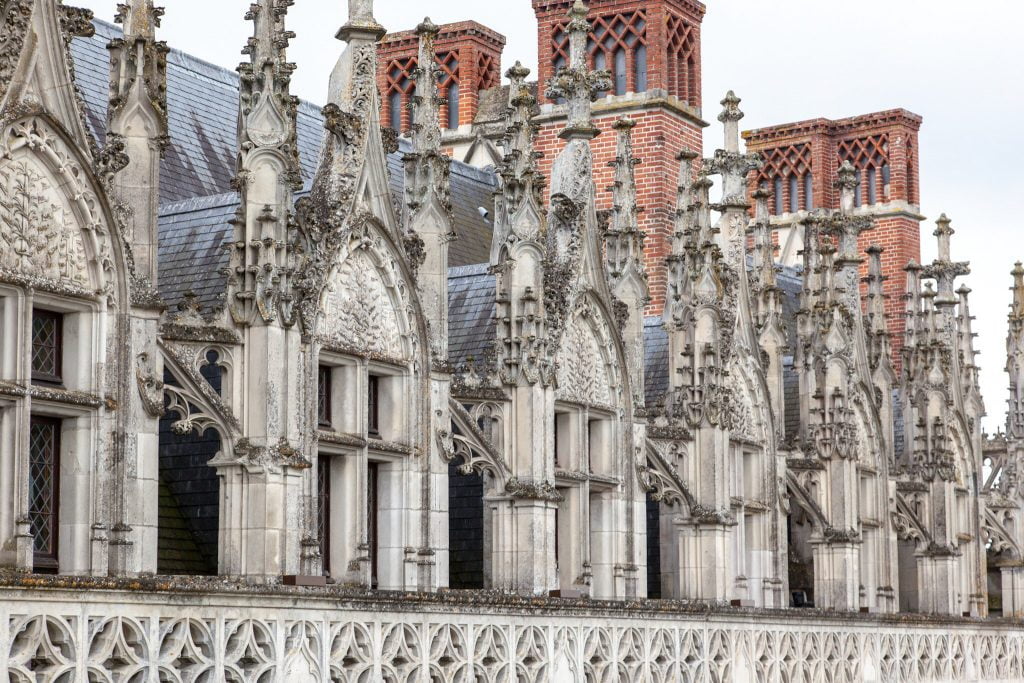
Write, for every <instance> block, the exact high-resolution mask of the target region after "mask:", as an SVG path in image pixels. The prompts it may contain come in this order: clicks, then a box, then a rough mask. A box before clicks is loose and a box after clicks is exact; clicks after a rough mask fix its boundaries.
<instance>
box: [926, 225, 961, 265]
mask: <svg viewBox="0 0 1024 683" xmlns="http://www.w3.org/2000/svg"><path fill="white" fill-rule="evenodd" d="M952 223H953V221H951V220H950V219H949V216H947V215H946V214H942V215H941V216H939V218H938V220H936V221H935V226H936V227H935V232H933V233H932V234H933V235H935V237H937V238H938V242H939V260H940V261H950V260H952V259H951V251H950V238H951V237H952V236H953V233H955V232H956V231H955V230H953V227H952Z"/></svg>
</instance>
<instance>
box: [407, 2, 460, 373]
mask: <svg viewBox="0 0 1024 683" xmlns="http://www.w3.org/2000/svg"><path fill="white" fill-rule="evenodd" d="M437 32H438V28H437V26H435V25H434V23H433V22H431V21H430V18H429V17H428V18H426V19H424V20H423V22H422V23H421V24H420V25H419V26H417V27H416V34H417V35H418V36H419V56H418V58H417V66H416V69H415V70H414V71H413V78H414V79H415V80H416V91H415V94H414V95H413V98H412V151H411V152H409V153H408V154H405V155H404V156H403V157H402V161H403V162H404V164H405V225H404V234H403V240H404V241H405V245H406V252H407V253H408V254H409V255H410V256H411V257H413V261H414V262H413V264H412V265H413V268H414V269H415V270H416V272H417V285H418V288H419V291H420V297H421V299H422V301H423V308H424V315H426V316H427V320H429V321H431V327H430V345H431V350H432V351H433V353H434V357H435V359H437V360H438V361H439V362H445V361H447V358H448V244H449V243H450V242H451V241H452V240H454V239H455V238H456V235H455V229H454V227H453V220H452V200H451V185H450V181H449V174H450V172H451V159H449V158H448V157H447V156H445V155H444V154H442V153H441V123H440V120H439V118H438V109H439V107H440V106H441V104H442V102H443V101H444V100H442V99H441V98H440V97H438V94H437V81H438V74H439V71H440V70H439V68H438V66H437V62H436V60H435V58H434V39H435V38H436V37H437ZM418 258H422V263H416V262H415V261H416V259H418Z"/></svg>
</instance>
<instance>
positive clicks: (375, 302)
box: [322, 249, 407, 358]
mask: <svg viewBox="0 0 1024 683" xmlns="http://www.w3.org/2000/svg"><path fill="white" fill-rule="evenodd" d="M398 303H399V302H398V301H396V300H395V294H394V286H393V285H388V284H386V283H385V282H384V280H383V278H382V276H381V273H380V271H379V270H378V267H377V265H376V263H374V261H373V259H372V258H371V257H370V255H369V252H367V250H365V249H356V250H355V251H353V252H352V253H351V254H350V255H349V256H348V258H346V259H345V260H344V261H343V262H342V263H341V265H340V266H339V267H338V271H337V274H336V275H335V276H334V278H333V279H332V283H331V287H330V289H329V290H328V293H327V298H326V303H325V306H324V326H323V330H322V336H323V337H324V338H325V339H327V340H330V342H331V343H333V344H336V345H338V346H343V347H345V348H350V349H359V350H365V351H367V352H370V353H373V354H379V355H382V356H387V357H389V358H405V357H406V356H407V353H406V351H405V349H404V344H403V331H402V329H401V323H400V321H399V316H398V313H397V310H396V307H397V305H398Z"/></svg>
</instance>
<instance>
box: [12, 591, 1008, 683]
mask: <svg viewBox="0 0 1024 683" xmlns="http://www.w3.org/2000/svg"><path fill="white" fill-rule="evenodd" d="M42 581H46V580H45V579H44V580H42ZM71 581H72V580H67V579H54V580H53V582H52V584H51V587H41V586H40V585H39V582H40V579H38V577H36V578H35V579H33V587H31V588H27V587H26V584H20V583H19V581H18V580H17V579H10V580H8V581H7V582H6V584H5V585H4V586H3V587H0V646H2V647H0V671H9V672H10V675H11V680H12V681H34V680H61V681H83V682H84V681H87V680H89V681H91V680H108V678H107V677H109V676H112V677H113V678H112V680H174V681H177V680H188V681H195V680H200V681H225V680H228V681H289V682H290V681H303V682H305V681H356V680H359V681H364V680H370V681H427V680H431V681H445V682H448V681H463V680H474V677H475V680H477V681H487V682H491V681H508V680H520V681H552V682H563V681H566V682H569V681H572V682H575V681H583V680H601V681H603V680H618V681H645V682H646V681H666V682H667V681H672V682H675V681H704V680H715V681H736V682H745V681H754V680H758V681H762V680H763V681H780V680H811V681H835V682H840V681H950V680H956V681H1019V680H1022V679H1024V629H1021V628H1020V625H1019V623H1016V622H1010V621H992V620H988V621H985V622H981V621H972V620H960V619H935V618H932V619H928V618H918V617H907V616H903V617H887V618H880V617H876V616H868V615H853V614H851V615H845V616H837V615H834V614H832V615H829V614H825V613H821V612H817V611H814V610H800V611H796V612H793V611H789V612H782V611H758V612H754V611H750V610H741V609H727V608H723V609H719V610H715V609H708V608H705V607H700V606H694V605H690V606H687V605H683V604H681V603H667V604H664V603H660V602H659V603H653V602H652V603H631V604H630V605H629V606H623V605H621V604H616V603H605V602H584V601H574V600H519V599H515V598H508V597H496V596H494V595H493V594H488V593H483V592H460V593H453V594H450V595H447V596H445V595H441V596H426V595H422V594H419V595H418V594H408V593H377V594H368V593H351V592H345V591H343V590H342V589H334V590H331V589H327V590H325V589H297V588H295V589H288V588H277V589H262V590H261V589H253V588H248V589H246V588H235V587H234V586H232V585H228V584H225V583H223V582H217V581H215V580H214V581H211V582H208V583H203V584H198V585H197V584H195V583H191V584H181V585H178V584H172V583H166V584H160V583H158V582H152V583H146V584H141V583H136V584H134V586H133V587H132V589H128V584H127V583H121V584H116V583H112V582H108V583H96V582H91V581H79V582H76V583H72V582H71ZM171 592H173V595H170V593H171ZM40 674H41V675H42V678H37V676H39V675H40ZM135 676H138V678H134V677H135Z"/></svg>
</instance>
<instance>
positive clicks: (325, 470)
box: [316, 453, 331, 575]
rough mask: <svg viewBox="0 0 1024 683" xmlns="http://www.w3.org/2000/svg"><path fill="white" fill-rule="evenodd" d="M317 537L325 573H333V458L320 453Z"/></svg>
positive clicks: (318, 462)
mask: <svg viewBox="0 0 1024 683" xmlns="http://www.w3.org/2000/svg"><path fill="white" fill-rule="evenodd" d="M316 488H317V500H318V501H319V505H318V506H317V520H316V521H317V524H316V527H317V537H318V538H319V539H320V557H321V558H322V559H323V568H324V574H325V575H329V574H330V573H331V459H330V457H329V456H326V455H324V454H323V453H321V454H320V457H319V459H318V460H317V467H316Z"/></svg>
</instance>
